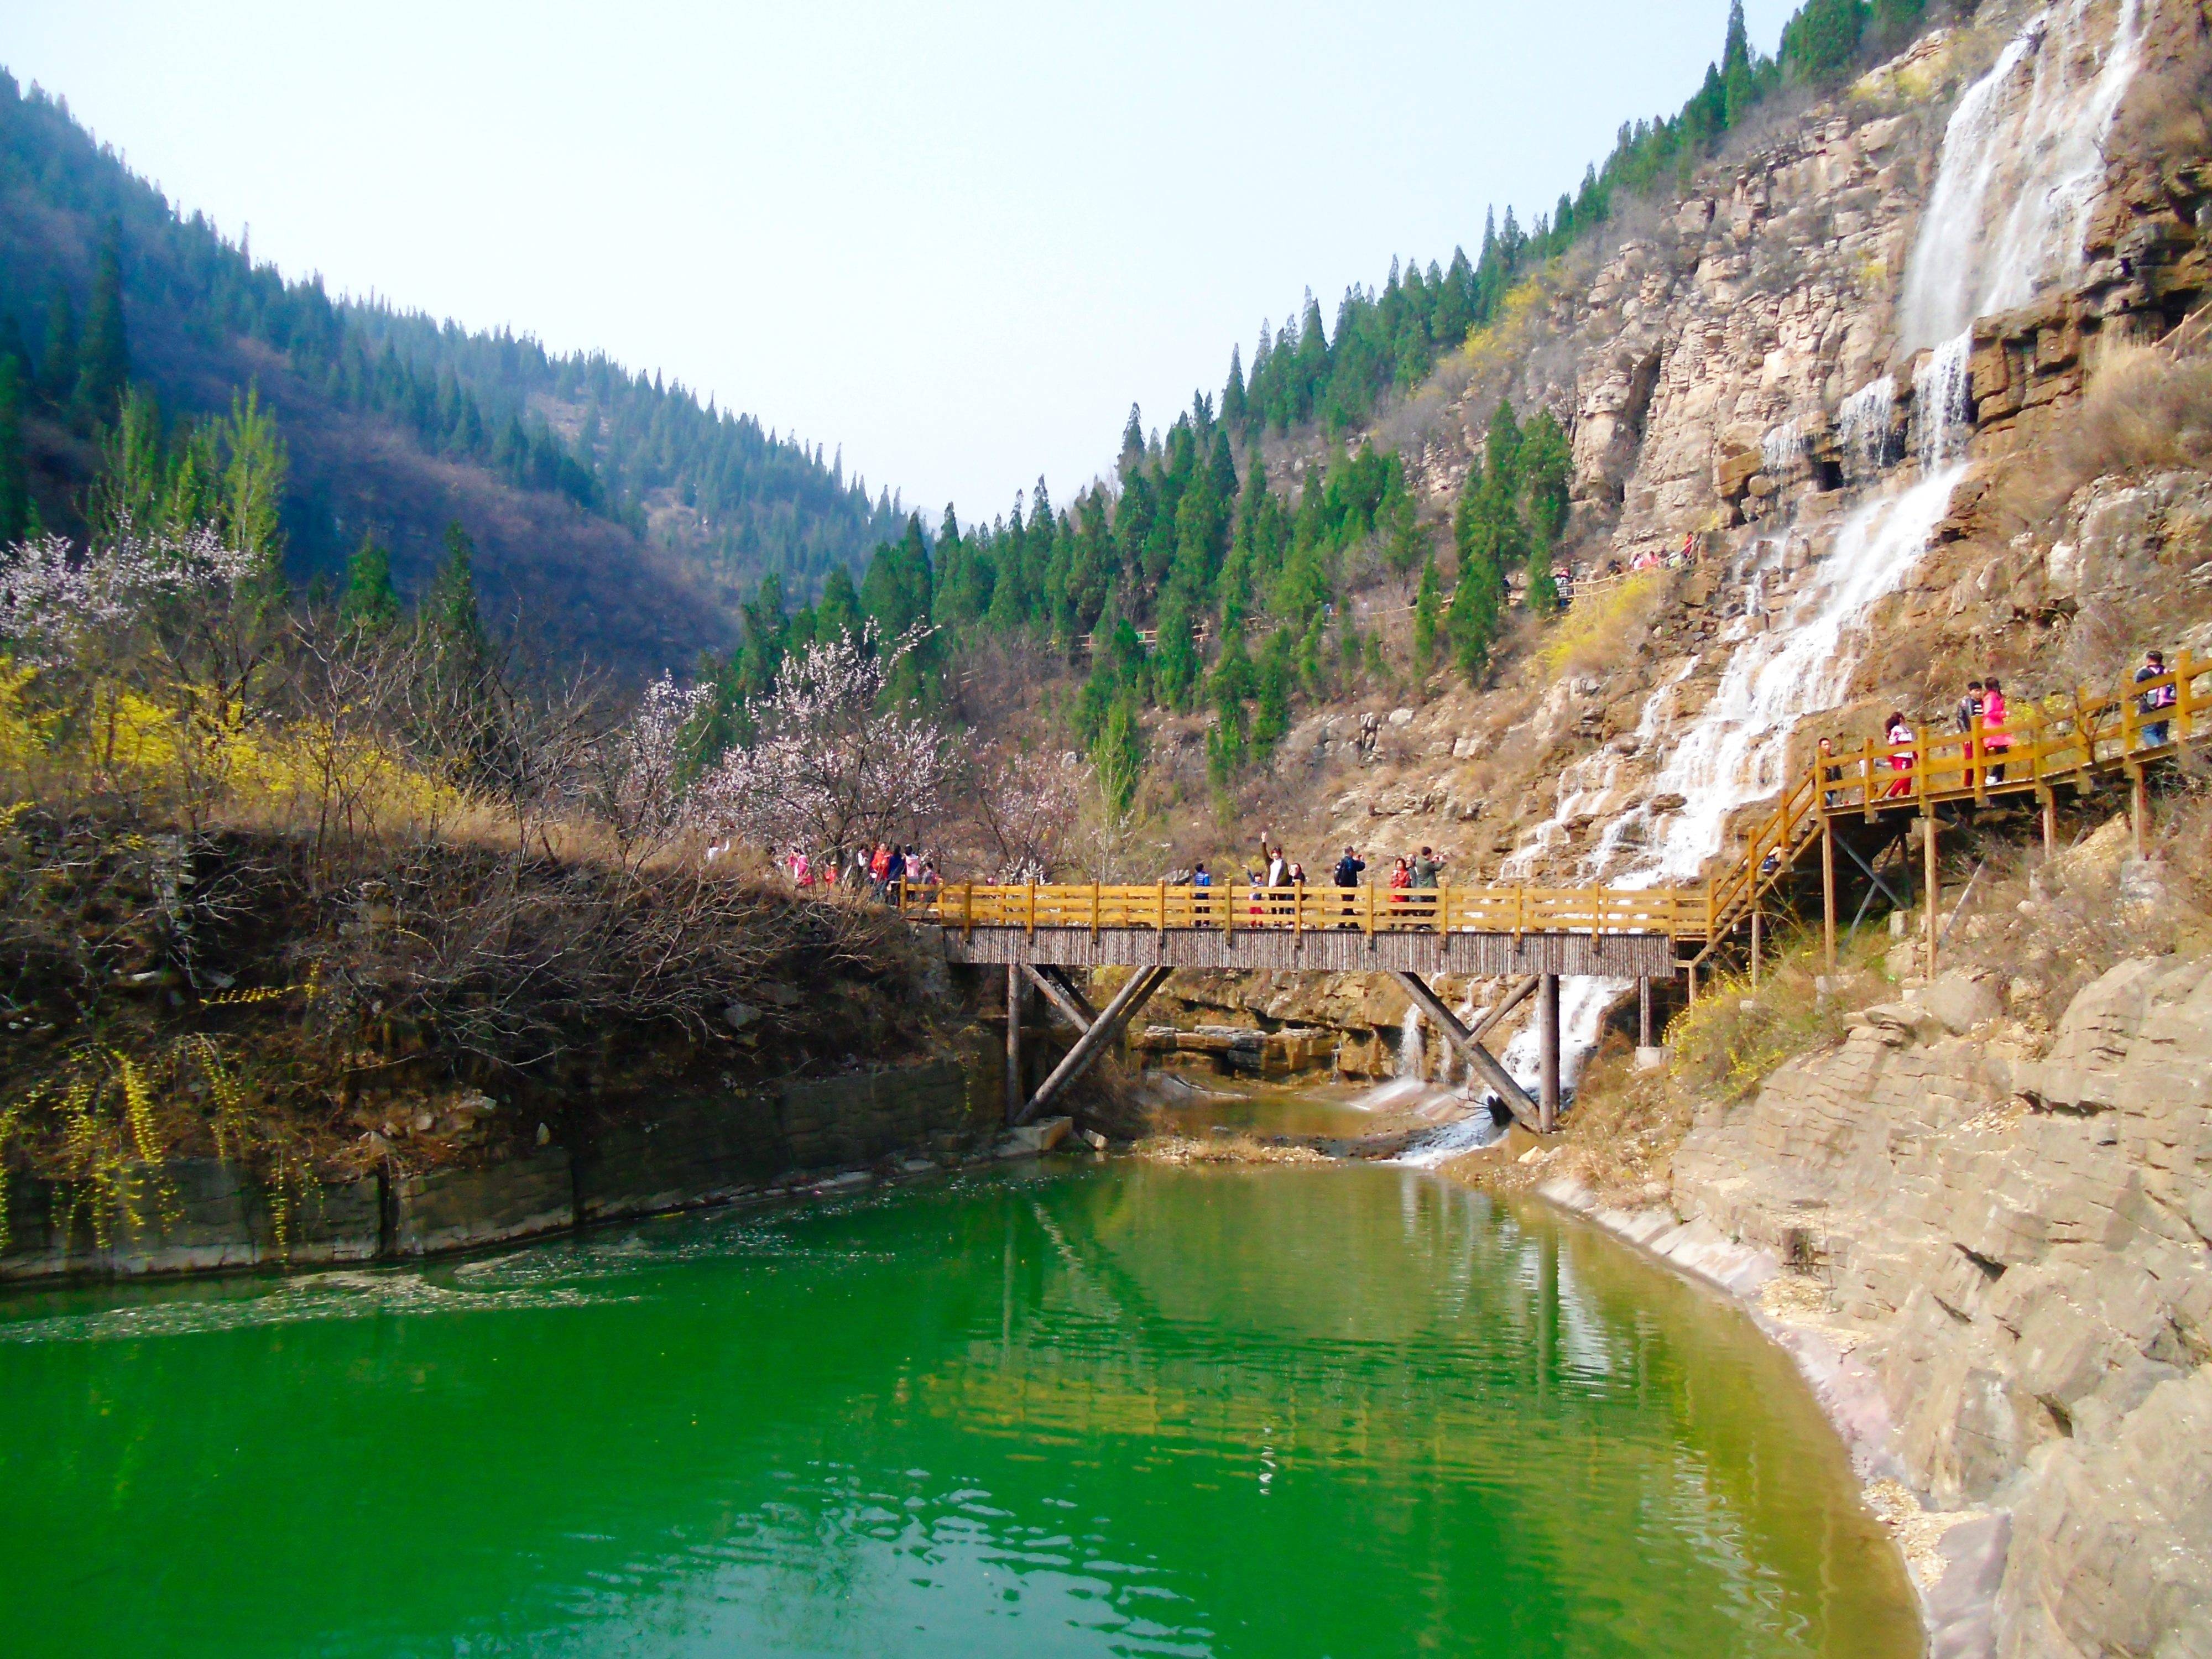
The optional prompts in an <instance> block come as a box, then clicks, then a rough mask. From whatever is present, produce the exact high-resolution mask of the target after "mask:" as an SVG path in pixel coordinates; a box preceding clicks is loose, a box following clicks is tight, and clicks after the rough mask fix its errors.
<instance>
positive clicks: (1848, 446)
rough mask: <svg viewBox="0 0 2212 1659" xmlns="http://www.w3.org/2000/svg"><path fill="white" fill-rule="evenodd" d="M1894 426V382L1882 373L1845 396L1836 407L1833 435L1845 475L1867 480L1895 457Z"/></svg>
mask: <svg viewBox="0 0 2212 1659" xmlns="http://www.w3.org/2000/svg"><path fill="white" fill-rule="evenodd" d="M1896 425H1897V382H1896V381H1895V380H1893V379H1892V378H1891V377H1890V376H1888V375H1887V374H1885V375H1883V376H1881V379H1879V380H1869V381H1868V382H1867V384H1866V385H1864V386H1861V387H1860V388H1859V389H1858V390H1857V392H1853V393H1851V395H1850V397H1848V398H1844V401H1843V403H1842V404H1841V405H1840V406H1839V407H1838V409H1837V410H1836V436H1837V437H1838V440H1840V441H1841V443H1842V447H1843V452H1844V481H1845V482H1846V483H1855V484H1857V483H1870V482H1871V481H1872V480H1874V479H1875V478H1878V477H1881V474H1882V472H1883V471H1885V470H1886V469H1887V467H1888V466H1889V465H1891V463H1892V462H1893V460H1894V459H1896V458H1895V457H1894V456H1893V455H1892V454H1891V453H1890V445H1891V443H1892V441H1893V439H1892V434H1893V431H1894V430H1895V428H1896Z"/></svg>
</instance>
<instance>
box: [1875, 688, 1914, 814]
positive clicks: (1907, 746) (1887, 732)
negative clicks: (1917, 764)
mask: <svg viewBox="0 0 2212 1659" xmlns="http://www.w3.org/2000/svg"><path fill="white" fill-rule="evenodd" d="M1882 741H1883V742H1885V743H1887V744H1888V745H1889V769H1890V770H1891V771H1893V772H1894V773H1896V774H1897V777H1896V780H1895V781H1893V783H1892V784H1891V785H1890V786H1889V788H1888V789H1887V791H1886V792H1885V793H1884V796H1883V799H1887V800H1895V799H1898V798H1899V797H1900V796H1905V795H1910V794H1911V793H1912V777H1911V772H1912V750H1911V743H1912V722H1911V720H1906V719H1905V714H1904V711H1903V710H1901V709H1893V710H1892V711H1891V713H1890V716H1889V719H1888V720H1887V721H1886V722H1885V723H1884V725H1883V728H1882Z"/></svg>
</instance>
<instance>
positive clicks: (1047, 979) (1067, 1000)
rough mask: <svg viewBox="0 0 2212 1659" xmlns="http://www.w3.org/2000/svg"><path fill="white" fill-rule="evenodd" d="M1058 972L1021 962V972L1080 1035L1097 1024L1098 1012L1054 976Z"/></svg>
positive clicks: (1073, 988)
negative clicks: (1046, 970)
mask: <svg viewBox="0 0 2212 1659" xmlns="http://www.w3.org/2000/svg"><path fill="white" fill-rule="evenodd" d="M1059 972H1060V970H1059V969H1054V970H1053V972H1052V973H1051V974H1043V973H1040V972H1039V971H1038V970H1037V969H1035V968H1032V967H1030V965H1029V963H1023V964H1022V973H1023V975H1024V976H1025V977H1026V978H1027V979H1028V980H1029V982H1030V984H1032V985H1034V986H1036V987H1037V989H1038V990H1040V991H1042V992H1043V993H1044V999H1045V1000H1046V1001H1047V1002H1049V1003H1050V1004H1051V1005H1052V1006H1054V1008H1057V1009H1058V1010H1059V1011H1060V1012H1061V1013H1062V1014H1063V1015H1065V1016H1066V1019H1067V1023H1068V1024H1070V1025H1073V1027H1074V1028H1075V1034H1076V1035H1077V1036H1082V1035H1083V1034H1084V1033H1085V1031H1087V1030H1090V1029H1091V1027H1092V1026H1093V1025H1095V1024H1097V1021H1098V1012H1097V1010H1096V1009H1094V1008H1093V1007H1091V1005H1090V1003H1089V1002H1087V1001H1086V1000H1085V999H1084V997H1083V994H1082V993H1081V992H1079V991H1078V990H1077V989H1076V988H1075V987H1073V985H1070V984H1068V983H1066V981H1063V980H1061V979H1059V978H1057V977H1055V975H1058V973H1059Z"/></svg>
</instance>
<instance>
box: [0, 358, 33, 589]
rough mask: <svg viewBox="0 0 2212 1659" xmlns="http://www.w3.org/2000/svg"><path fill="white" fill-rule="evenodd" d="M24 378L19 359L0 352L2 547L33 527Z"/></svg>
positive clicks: (0, 537)
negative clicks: (25, 452)
mask: <svg viewBox="0 0 2212 1659" xmlns="http://www.w3.org/2000/svg"><path fill="white" fill-rule="evenodd" d="M23 390H24V388H23V377H22V371H21V368H20V367H19V365H18V363H17V361H16V359H15V357H14V356H10V355H9V354H7V353H5V352H0V548H5V547H13V546H14V545H15V544H16V543H17V542H20V541H21V540H22V539H23V538H24V536H25V534H26V533H27V532H28V530H29V528H30V519H31V489H30V477H29V471H28V468H27V465H26V463H25V460H24V457H23Z"/></svg>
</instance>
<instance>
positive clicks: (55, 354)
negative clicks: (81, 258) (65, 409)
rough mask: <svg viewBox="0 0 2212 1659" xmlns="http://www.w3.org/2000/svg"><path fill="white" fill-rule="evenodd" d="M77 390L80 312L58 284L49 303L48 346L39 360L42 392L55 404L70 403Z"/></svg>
mask: <svg viewBox="0 0 2212 1659" xmlns="http://www.w3.org/2000/svg"><path fill="white" fill-rule="evenodd" d="M39 391H40V394H41V395H42V396H43V397H44V398H46V401H47V402H48V403H51V404H59V403H64V402H66V401H67V400H68V398H69V395H70V393H71V392H74V391H76V307H73V306H72V305H70V296H69V290H68V289H65V288H64V287H63V286H62V285H61V284H60V283H55V284H54V290H53V293H52V295H49V296H48V298H47V301H46V350H45V353H44V355H43V356H41V357H40V360H39Z"/></svg>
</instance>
